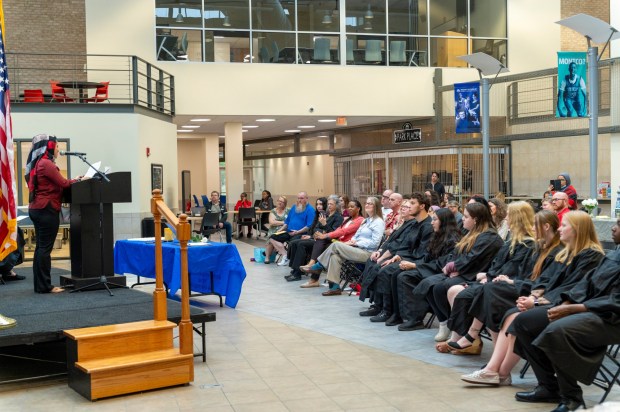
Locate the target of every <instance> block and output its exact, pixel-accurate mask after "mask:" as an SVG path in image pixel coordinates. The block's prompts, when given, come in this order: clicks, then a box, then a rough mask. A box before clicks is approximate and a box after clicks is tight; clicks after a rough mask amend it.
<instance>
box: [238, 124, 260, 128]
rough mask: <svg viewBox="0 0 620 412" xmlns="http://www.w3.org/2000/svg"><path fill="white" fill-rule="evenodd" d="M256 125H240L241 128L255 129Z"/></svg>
mask: <svg viewBox="0 0 620 412" xmlns="http://www.w3.org/2000/svg"><path fill="white" fill-rule="evenodd" d="M257 127H258V126H256V125H254V124H249V125H247V126H241V128H242V129H256V128H257Z"/></svg>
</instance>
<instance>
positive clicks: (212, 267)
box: [114, 240, 246, 308]
mask: <svg viewBox="0 0 620 412" xmlns="http://www.w3.org/2000/svg"><path fill="white" fill-rule="evenodd" d="M162 260H163V264H164V282H165V283H166V285H167V287H168V289H169V293H170V295H174V294H175V293H176V292H177V290H179V289H180V287H181V249H180V247H179V243H178V242H177V241H175V242H163V244H162ZM187 264H188V272H189V278H190V285H191V290H192V291H194V292H200V293H211V292H215V293H218V294H220V295H222V296H226V301H225V303H226V306H229V307H231V308H234V307H235V306H237V302H238V301H239V296H240V295H241V286H242V285H243V280H244V279H245V276H246V273H245V268H244V267H243V263H242V262H241V257H240V256H239V252H238V251H237V247H236V246H235V245H232V244H227V243H217V242H209V243H206V244H205V243H196V244H192V243H190V244H189V246H188V248H187ZM114 273H116V274H125V273H130V274H133V275H137V276H144V277H148V278H155V241H144V240H119V241H117V242H116V244H115V246H114ZM211 273H213V290H212V289H211V278H210V274H211Z"/></svg>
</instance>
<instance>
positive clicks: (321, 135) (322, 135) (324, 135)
mask: <svg viewBox="0 0 620 412" xmlns="http://www.w3.org/2000/svg"><path fill="white" fill-rule="evenodd" d="M317 137H329V136H328V135H326V134H320V135H318V136H317Z"/></svg>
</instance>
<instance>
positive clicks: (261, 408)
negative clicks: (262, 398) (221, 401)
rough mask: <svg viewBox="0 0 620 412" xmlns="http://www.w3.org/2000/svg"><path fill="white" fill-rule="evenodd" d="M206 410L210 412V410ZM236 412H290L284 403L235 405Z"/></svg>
mask: <svg viewBox="0 0 620 412" xmlns="http://www.w3.org/2000/svg"><path fill="white" fill-rule="evenodd" d="M205 410H207V411H208V409H205ZM234 410H235V412H280V411H282V412H288V408H287V407H286V406H285V405H284V404H283V403H282V402H262V403H255V404H242V405H235V406H234ZM209 412H210V411H209Z"/></svg>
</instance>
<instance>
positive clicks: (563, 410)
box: [551, 399, 586, 412]
mask: <svg viewBox="0 0 620 412" xmlns="http://www.w3.org/2000/svg"><path fill="white" fill-rule="evenodd" d="M580 408H583V409H585V408H586V405H585V403H583V401H575V400H572V399H571V400H565V401H562V402H561V403H560V404H559V405H558V406H557V407H556V408H555V409H554V410H552V411H551V412H569V411H576V410H577V409H580Z"/></svg>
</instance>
